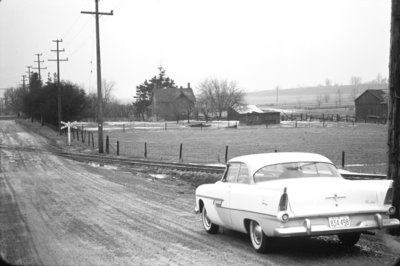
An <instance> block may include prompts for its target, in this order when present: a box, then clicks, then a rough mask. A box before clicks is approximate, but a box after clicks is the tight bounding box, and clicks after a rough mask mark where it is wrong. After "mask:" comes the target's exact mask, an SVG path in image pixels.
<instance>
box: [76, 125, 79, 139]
mask: <svg viewBox="0 0 400 266" xmlns="http://www.w3.org/2000/svg"><path fill="white" fill-rule="evenodd" d="M76 140H77V141H79V128H77V129H76Z"/></svg>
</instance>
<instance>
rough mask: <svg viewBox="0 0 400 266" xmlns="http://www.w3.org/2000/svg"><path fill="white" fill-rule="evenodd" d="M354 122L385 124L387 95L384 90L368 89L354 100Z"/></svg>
mask: <svg viewBox="0 0 400 266" xmlns="http://www.w3.org/2000/svg"><path fill="white" fill-rule="evenodd" d="M355 108H356V120H357V121H365V122H368V121H369V122H385V121H386V118H387V112H388V95H387V93H386V92H385V91H384V90H371V89H368V90H366V91H364V92H363V93H361V95H360V96H358V97H357V98H356V99H355Z"/></svg>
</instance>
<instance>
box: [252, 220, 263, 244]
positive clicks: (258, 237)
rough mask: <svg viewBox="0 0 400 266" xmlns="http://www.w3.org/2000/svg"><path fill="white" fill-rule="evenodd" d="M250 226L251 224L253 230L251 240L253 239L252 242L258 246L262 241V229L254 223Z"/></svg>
mask: <svg viewBox="0 0 400 266" xmlns="http://www.w3.org/2000/svg"><path fill="white" fill-rule="evenodd" d="M252 224H253V226H252V228H253V239H254V242H255V243H256V244H257V245H260V244H261V241H262V229H261V226H260V225H259V224H258V223H256V222H253V223H252Z"/></svg>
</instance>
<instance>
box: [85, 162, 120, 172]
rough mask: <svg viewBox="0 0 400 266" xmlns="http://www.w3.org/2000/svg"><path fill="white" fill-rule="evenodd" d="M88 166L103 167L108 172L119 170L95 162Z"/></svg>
mask: <svg viewBox="0 0 400 266" xmlns="http://www.w3.org/2000/svg"><path fill="white" fill-rule="evenodd" d="M88 165H90V166H93V167H101V168H104V169H107V170H117V169H118V167H116V166H113V165H106V164H99V163H94V162H90V163H88Z"/></svg>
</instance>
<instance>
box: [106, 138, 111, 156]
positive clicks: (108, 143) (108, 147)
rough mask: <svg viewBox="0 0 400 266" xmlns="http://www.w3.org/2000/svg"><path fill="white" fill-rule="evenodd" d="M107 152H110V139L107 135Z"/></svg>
mask: <svg viewBox="0 0 400 266" xmlns="http://www.w3.org/2000/svg"><path fill="white" fill-rule="evenodd" d="M106 153H107V154H108V153H110V139H109V138H108V136H107V137H106Z"/></svg>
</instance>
